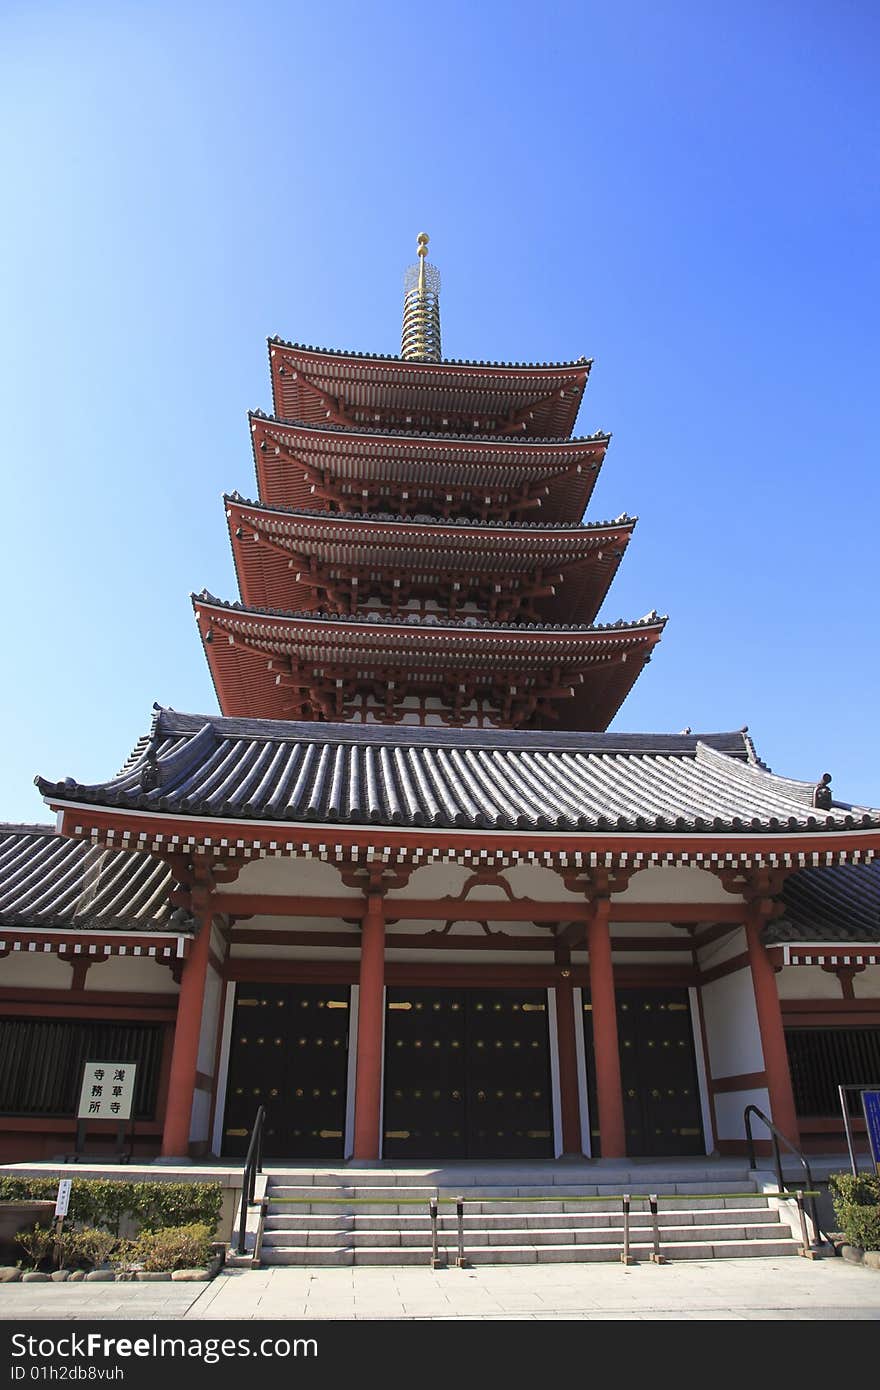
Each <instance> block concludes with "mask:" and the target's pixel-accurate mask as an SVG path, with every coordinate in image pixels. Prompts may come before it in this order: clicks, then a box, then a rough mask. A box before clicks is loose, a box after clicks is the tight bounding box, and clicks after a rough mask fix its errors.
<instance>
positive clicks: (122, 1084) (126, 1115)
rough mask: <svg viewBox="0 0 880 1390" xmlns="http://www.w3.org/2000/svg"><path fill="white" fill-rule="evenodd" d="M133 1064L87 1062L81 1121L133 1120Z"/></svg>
mask: <svg viewBox="0 0 880 1390" xmlns="http://www.w3.org/2000/svg"><path fill="white" fill-rule="evenodd" d="M136 1072H137V1066H136V1065H135V1063H134V1062H86V1064H85V1067H84V1068H83V1082H82V1090H81V1091H80V1095H79V1109H78V1110H77V1112H76V1117H77V1119H78V1120H120V1121H122V1120H130V1119H131V1107H132V1104H133V1103H134V1078H135V1073H136Z"/></svg>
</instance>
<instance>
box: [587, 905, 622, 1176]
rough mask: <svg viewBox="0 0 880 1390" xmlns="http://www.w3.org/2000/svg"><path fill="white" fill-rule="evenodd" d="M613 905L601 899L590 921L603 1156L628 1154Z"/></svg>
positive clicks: (592, 985) (591, 987) (588, 937)
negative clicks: (613, 960)
mask: <svg viewBox="0 0 880 1390" xmlns="http://www.w3.org/2000/svg"><path fill="white" fill-rule="evenodd" d="M610 910H611V904H610V902H609V900H608V899H607V898H597V899H596V900H595V901H594V903H593V915H592V917H591V918H590V921H589V922H588V924H587V948H588V950H589V953H590V999H591V1002H592V1006H593V1010H592V1012H593V1055H594V1057H595V1060H596V1092H597V1095H596V1101H597V1108H598V1111H599V1138H600V1141H601V1144H602V1157H603V1158H624V1157H625V1156H626V1130H625V1127H624V1123H623V1089H622V1087H621V1084H620V1052H619V1050H618V1043H617V1004H616V1001H615V998H614V967H613V965H612V963H611V932H610V931H609V927H608V918H609V913H610Z"/></svg>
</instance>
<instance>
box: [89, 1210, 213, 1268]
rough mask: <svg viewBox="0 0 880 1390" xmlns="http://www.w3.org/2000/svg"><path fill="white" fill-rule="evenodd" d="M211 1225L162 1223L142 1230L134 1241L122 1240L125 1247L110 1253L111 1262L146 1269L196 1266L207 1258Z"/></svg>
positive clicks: (199, 1222)
mask: <svg viewBox="0 0 880 1390" xmlns="http://www.w3.org/2000/svg"><path fill="white" fill-rule="evenodd" d="M213 1234H214V1232H213V1227H210V1226H208V1225H206V1224H205V1222H203V1221H194V1222H192V1223H191V1224H190V1225H188V1226H164V1227H162V1228H161V1229H159V1230H157V1231H142V1232H141V1234H140V1235H139V1236H138V1237H137V1239H136V1240H131V1241H126V1242H125V1248H124V1249H122V1248H121V1249H120V1250H119V1251H118V1252H117V1254H116V1256H114V1263H117V1264H124V1265H137V1266H138V1267H139V1268H141V1269H146V1270H150V1271H153V1270H155V1271H160V1272H161V1271H167V1270H171V1269H197V1268H199V1267H201V1266H202V1265H206V1264H207V1263H208V1261H209V1260H210V1258H211V1238H212V1236H213Z"/></svg>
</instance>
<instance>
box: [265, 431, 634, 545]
mask: <svg viewBox="0 0 880 1390" xmlns="http://www.w3.org/2000/svg"><path fill="white" fill-rule="evenodd" d="M249 418H250V431H251V441H252V446H253V451H254V470H255V474H256V481H257V491H258V493H259V496H260V499H261V501H263V502H264V503H266V504H267V505H269V506H282V507H292V508H319V509H320V508H322V507H326V508H328V509H329V505H330V504H329V500H328V497H329V496H332V497H333V498H334V499H335V505H338V506H339V507H340V509H342V510H350V511H360V510H361V509H362V505H363V503H362V492H363V490H364V489H368V490H370V492H371V494H372V495H375V496H380V495H384V496H386V497H388V498H389V500H390V501H391V503H392V506H393V508H394V509H395V510H398V509H399V504H400V501H401V494H409V495H410V496H411V498H412V499H413V507H414V508H415V510H419V509H420V508H419V506H418V499H425V500H426V501H428V502H430V501H431V500H432V499H440V500H441V501H442V500H443V498H444V497H445V495H446V493H447V492H448V491H449V490H450V489H453V490H456V491H457V492H458V493H460V494H461V495H463V496H464V497H466V498H467V499H468V500H469V505H471V506H473V505H480V504H483V503H486V504H487V505H488V507H489V508H490V509H491V510H493V511H494V510H501V511H504V510H506V509H508V508H509V507H513V508H514V509H515V508H516V507H518V506H519V505H521V497H522V495H523V493H524V490H525V491H527V492H528V494H529V495H530V496H531V497H532V498H533V499H534V500H533V501H532V502H531V503H530V504H529V505H530V510H529V512H528V515H529V516H530V517H531V516H541V517H543V518H546V519H547V520H548V521H568V522H577V521H580V519H581V517H582V516H583V514H584V511H585V510H586V507H587V504H588V502H589V500H590V497H591V495H592V491H593V488H594V486H595V483H596V478H597V477H598V474H599V470H600V468H601V466H602V462H603V460H604V457H605V454H606V451H607V449H608V444H609V441H610V436H609V435H598V436H596V437H595V438H593V439H584V440H576V441H573V440H565V441H559V442H558V443H553V442H552V441H547V440H541V441H540V442H539V443H535V444H534V445H531V444H530V443H529V442H528V441H526V440H521V441H518V442H514V441H510V442H505V441H504V440H498V439H479V440H478V439H474V440H469V439H464V440H462V439H453V438H446V437H444V436H442V435H435V436H430V437H425V436H407V435H405V434H386V433H381V434H370V433H360V432H358V431H356V430H334V429H333V428H326V429H317V428H305V427H303V426H301V425H299V424H290V423H287V422H283V421H278V420H274V419H270V418H268V417H266V416H262V415H256V414H252V415H251V416H250V417H249Z"/></svg>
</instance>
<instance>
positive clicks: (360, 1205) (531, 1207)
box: [268, 1190, 766, 1218]
mask: <svg viewBox="0 0 880 1390" xmlns="http://www.w3.org/2000/svg"><path fill="white" fill-rule="evenodd" d="M463 1195H464V1198H465V1212H466V1216H467V1217H472V1216H475V1215H481V1216H482V1215H486V1214H489V1213H495V1214H497V1215H499V1216H500V1215H503V1214H505V1213H509V1214H511V1215H519V1214H521V1213H523V1212H525V1211H529V1212H532V1213H534V1214H535V1215H538V1214H539V1213H543V1214H545V1215H556V1214H559V1213H562V1212H565V1213H571V1214H572V1215H577V1214H586V1213H589V1212H593V1213H597V1212H598V1213H601V1212H620V1211H621V1203H620V1200H619V1198H618V1199H617V1200H611V1199H610V1198H602V1199H601V1200H597V1201H592V1202H579V1201H577V1200H576V1199H574V1198H572V1199H571V1200H569V1201H565V1200H559V1201H557V1200H549V1199H548V1200H546V1201H545V1200H536V1198H535V1195H534V1194H532V1196H531V1199H529V1197H523V1198H521V1199H519V1198H517V1199H511V1200H505V1201H504V1202H500V1201H498V1202H493V1201H492V1200H491V1199H484V1200H480V1199H479V1198H472V1197H471V1196H470V1194H468V1193H465V1194H463ZM679 1195H685V1196H689V1195H690V1194H679ZM658 1197H659V1198H660V1208H661V1210H663V1200H662V1198H663V1194H662V1193H659V1194H658ZM748 1207H752V1208H754V1209H755V1210H759V1209H760V1208H764V1207H766V1198H764V1197H759V1196H757V1195H755V1196H754V1197H751V1196H749V1197H715V1198H711V1197H707V1196H696V1197H690V1200H689V1201H687V1202H675V1203H672V1202H670V1203H668V1209H669V1210H670V1211H674V1210H685V1209H686V1210H692V1211H700V1210H703V1211H715V1210H730V1209H745V1208H748ZM646 1209H647V1201H646V1200H645V1199H643V1198H642V1197H640V1196H637V1197H634V1198H633V1205H632V1210H633V1212H638V1211H645V1210H646ZM268 1210H269V1212H270V1214H271V1215H272V1216H281V1215H290V1216H295V1215H298V1214H302V1215H312V1216H315V1215H320V1216H333V1215H338V1216H342V1215H346V1214H349V1215H352V1216H376V1217H378V1216H390V1217H394V1218H398V1217H400V1218H403V1217H405V1216H407V1215H413V1214H415V1215H418V1214H419V1213H420V1212H423V1213H424V1214H425V1215H427V1213H428V1200H427V1199H425V1200H424V1203H423V1205H421V1206H420V1204H419V1203H418V1202H415V1203H399V1202H394V1201H389V1202H369V1201H359V1202H357V1203H355V1202H354V1201H348V1202H346V1201H338V1202H326V1201H325V1202H321V1201H299V1200H298V1201H290V1202H285V1199H284V1197H281V1198H279V1197H278V1195H277V1194H276V1192H275V1191H274V1190H272V1191H270V1192H269V1194H268ZM451 1210H453V1209H452V1208H450V1207H449V1206H448V1205H447V1204H445V1203H444V1204H443V1205H442V1206H441V1213H442V1215H443V1216H444V1217H446V1216H448V1214H449V1213H450V1211H451Z"/></svg>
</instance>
